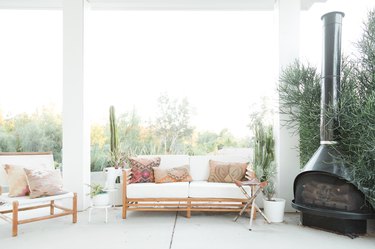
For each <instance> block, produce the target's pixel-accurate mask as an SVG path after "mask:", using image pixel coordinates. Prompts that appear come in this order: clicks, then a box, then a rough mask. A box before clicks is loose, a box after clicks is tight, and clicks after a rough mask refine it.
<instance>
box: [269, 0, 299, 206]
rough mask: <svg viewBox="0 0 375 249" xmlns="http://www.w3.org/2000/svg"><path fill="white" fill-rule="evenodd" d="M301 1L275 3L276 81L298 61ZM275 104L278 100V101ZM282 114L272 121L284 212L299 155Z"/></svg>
mask: <svg viewBox="0 0 375 249" xmlns="http://www.w3.org/2000/svg"><path fill="white" fill-rule="evenodd" d="M300 9H301V3H300V0H277V1H276V3H275V28H276V35H277V37H276V41H277V51H278V55H279V58H278V60H277V64H276V68H275V71H276V82H278V79H279V74H280V72H281V70H282V69H283V68H285V67H286V66H287V65H288V64H290V63H292V62H293V61H294V60H295V59H298V58H299V37H300V36H299V32H300ZM277 102H278V101H277ZM287 118H288V117H286V116H285V115H277V117H276V120H275V127H276V129H275V138H276V160H277V162H278V184H277V189H278V196H279V197H281V198H284V199H285V200H286V207H285V208H286V211H295V210H294V209H293V208H292V207H291V204H290V203H291V201H292V200H293V182H294V178H295V177H296V175H297V174H298V173H299V155H298V151H297V150H296V147H297V146H298V141H299V137H298V136H293V135H292V134H291V131H290V130H288V129H287V128H285V127H283V125H282V120H285V119H287Z"/></svg>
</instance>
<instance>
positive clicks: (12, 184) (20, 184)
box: [4, 164, 30, 197]
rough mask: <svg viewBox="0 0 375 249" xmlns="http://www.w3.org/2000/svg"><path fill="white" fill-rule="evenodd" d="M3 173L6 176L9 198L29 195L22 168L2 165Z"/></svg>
mask: <svg viewBox="0 0 375 249" xmlns="http://www.w3.org/2000/svg"><path fill="white" fill-rule="evenodd" d="M4 169H5V172H7V175H8V183H9V196H10V197H17V196H25V195H28V194H29V193H30V189H29V185H28V184H27V179H26V174H25V171H24V170H23V167H22V166H16V165H9V164H5V165H4Z"/></svg>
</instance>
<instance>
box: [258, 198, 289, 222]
mask: <svg viewBox="0 0 375 249" xmlns="http://www.w3.org/2000/svg"><path fill="white" fill-rule="evenodd" d="M263 208H264V214H265V215H266V216H267V217H268V219H269V220H270V221H271V222H283V221H284V210H285V200H284V199H281V198H273V199H272V201H268V200H266V199H263Z"/></svg>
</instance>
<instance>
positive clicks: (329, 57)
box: [320, 12, 344, 144]
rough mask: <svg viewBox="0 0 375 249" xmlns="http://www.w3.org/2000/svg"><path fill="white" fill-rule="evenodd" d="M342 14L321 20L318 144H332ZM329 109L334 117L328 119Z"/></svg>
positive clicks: (335, 115) (337, 90) (325, 16)
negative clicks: (321, 59)
mask: <svg viewBox="0 0 375 249" xmlns="http://www.w3.org/2000/svg"><path fill="white" fill-rule="evenodd" d="M343 17H344V13H342V12H330V13H327V14H325V15H323V16H322V18H321V19H322V20H323V57H322V58H323V61H322V77H321V90H322V91H321V104H320V105H321V108H320V110H321V114H320V115H321V117H320V144H334V143H335V141H334V138H335V136H334V127H335V126H336V124H337V108H338V99H339V91H340V66H341V65H340V64H341V27H342V18H343ZM329 109H331V110H330V111H331V113H332V112H333V114H334V117H333V119H332V118H329V117H328V116H327V111H328V110H329Z"/></svg>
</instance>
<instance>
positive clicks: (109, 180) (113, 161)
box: [104, 106, 125, 189]
mask: <svg viewBox="0 0 375 249" xmlns="http://www.w3.org/2000/svg"><path fill="white" fill-rule="evenodd" d="M109 126H110V134H111V137H110V145H111V151H110V155H109V160H108V166H109V167H106V168H104V172H106V183H105V188H106V189H115V187H116V182H118V183H119V181H118V178H119V177H120V176H121V172H122V171H121V168H122V167H124V165H125V157H124V155H123V153H121V152H120V150H119V148H118V134H117V124H116V117H115V108H114V106H110V108H109Z"/></svg>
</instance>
